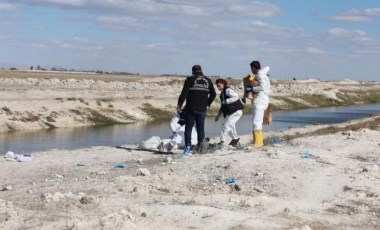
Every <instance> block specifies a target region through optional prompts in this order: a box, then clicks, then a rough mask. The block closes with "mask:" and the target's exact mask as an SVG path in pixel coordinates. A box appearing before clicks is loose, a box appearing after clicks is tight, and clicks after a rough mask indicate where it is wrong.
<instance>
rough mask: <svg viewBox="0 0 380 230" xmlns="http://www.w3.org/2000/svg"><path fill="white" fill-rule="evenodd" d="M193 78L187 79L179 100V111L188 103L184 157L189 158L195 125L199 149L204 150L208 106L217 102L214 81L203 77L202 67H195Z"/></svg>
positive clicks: (186, 108) (186, 107) (185, 110)
mask: <svg viewBox="0 0 380 230" xmlns="http://www.w3.org/2000/svg"><path fill="white" fill-rule="evenodd" d="M192 74H193V75H192V76H191V77H188V78H186V81H185V84H184V85H183V88H182V92H181V95H180V96H179V98H178V104H177V111H180V110H181V109H182V106H183V103H184V102H185V101H186V106H185V109H184V112H185V113H186V116H185V149H184V151H183V156H184V157H187V156H189V153H190V150H191V131H192V129H193V127H194V123H195V125H196V128H197V133H198V145H197V147H198V149H200V148H202V146H203V141H204V139H205V127H204V124H205V118H206V111H207V106H208V107H210V105H211V104H212V102H213V101H214V100H215V97H216V92H215V88H214V85H213V84H212V81H211V80H210V79H209V78H208V77H206V76H204V75H203V72H202V68H201V66H200V65H194V66H193V68H192Z"/></svg>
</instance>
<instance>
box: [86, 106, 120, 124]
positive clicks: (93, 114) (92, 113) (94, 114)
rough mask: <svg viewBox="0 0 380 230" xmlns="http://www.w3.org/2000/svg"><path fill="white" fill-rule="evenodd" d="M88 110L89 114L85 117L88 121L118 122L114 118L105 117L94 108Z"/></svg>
mask: <svg viewBox="0 0 380 230" xmlns="http://www.w3.org/2000/svg"><path fill="white" fill-rule="evenodd" d="M88 112H89V116H88V118H87V119H88V120H89V121H90V122H93V123H95V124H117V123H119V122H117V121H116V120H114V119H113V118H110V117H107V116H106V115H104V114H102V113H100V112H98V111H96V110H92V109H89V110H88Z"/></svg>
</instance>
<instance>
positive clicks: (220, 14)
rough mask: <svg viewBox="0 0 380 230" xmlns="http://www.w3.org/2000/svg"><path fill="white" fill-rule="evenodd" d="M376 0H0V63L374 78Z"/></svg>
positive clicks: (379, 58)
mask: <svg viewBox="0 0 380 230" xmlns="http://www.w3.org/2000/svg"><path fill="white" fill-rule="evenodd" d="M378 28H380V3H379V2H378V0H365V1H360V0H356V1H354V0H344V1H338V0H330V1H327V0H320V1H306V0H277V1H276V0H272V1H248V0H208V1H205V0H193V1H185V0H12V1H7V0H2V1H0V30H1V33H0V51H1V54H2V55H1V56H0V66H1V67H11V66H12V67H13V66H15V67H19V68H20V67H21V68H27V67H29V66H31V65H33V66H36V65H41V66H43V67H47V68H51V67H64V68H75V69H82V70H98V69H99V70H105V71H128V72H138V73H156V74H166V73H171V74H174V73H177V74H190V70H191V66H192V65H193V64H200V65H202V67H203V69H204V72H205V74H206V75H221V76H232V77H241V76H243V75H245V74H247V73H248V72H249V63H250V62H251V61H252V60H254V59H258V60H260V61H261V62H262V65H269V66H270V67H271V72H270V73H271V76H272V77H273V78H276V79H286V78H292V77H297V78H321V79H344V78H350V79H357V80H361V79H363V80H379V79H380V77H379V75H378V73H377V68H376V67H377V65H379V63H380V30H379V29H378Z"/></svg>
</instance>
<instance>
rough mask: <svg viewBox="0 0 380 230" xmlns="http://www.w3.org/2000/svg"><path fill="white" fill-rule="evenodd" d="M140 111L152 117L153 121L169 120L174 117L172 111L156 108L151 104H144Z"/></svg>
mask: <svg viewBox="0 0 380 230" xmlns="http://www.w3.org/2000/svg"><path fill="white" fill-rule="evenodd" d="M140 109H141V110H142V111H144V112H145V113H146V114H147V115H148V116H149V117H151V118H152V120H153V121H160V120H169V119H170V118H171V117H172V116H173V113H172V112H171V111H167V110H163V109H160V108H156V107H154V106H152V105H151V104H149V103H144V104H143V105H142V107H141V108H140Z"/></svg>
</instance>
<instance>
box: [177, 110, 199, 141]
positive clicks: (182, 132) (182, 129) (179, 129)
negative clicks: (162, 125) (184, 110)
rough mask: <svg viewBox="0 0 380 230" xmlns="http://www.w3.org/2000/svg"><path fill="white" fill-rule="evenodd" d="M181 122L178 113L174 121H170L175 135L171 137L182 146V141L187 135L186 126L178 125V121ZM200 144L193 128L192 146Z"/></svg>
mask: <svg viewBox="0 0 380 230" xmlns="http://www.w3.org/2000/svg"><path fill="white" fill-rule="evenodd" d="M179 120H180V115H179V113H176V114H175V115H174V117H173V118H172V120H171V121H170V129H171V131H172V132H173V133H174V134H173V136H172V137H171V140H172V141H175V142H176V143H177V145H179V146H180V145H181V144H182V140H183V139H184V135H185V125H182V126H181V125H180V124H178V121H179ZM197 143H198V135H197V131H196V129H195V127H194V128H193V130H192V132H191V144H192V145H196V144H197Z"/></svg>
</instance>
